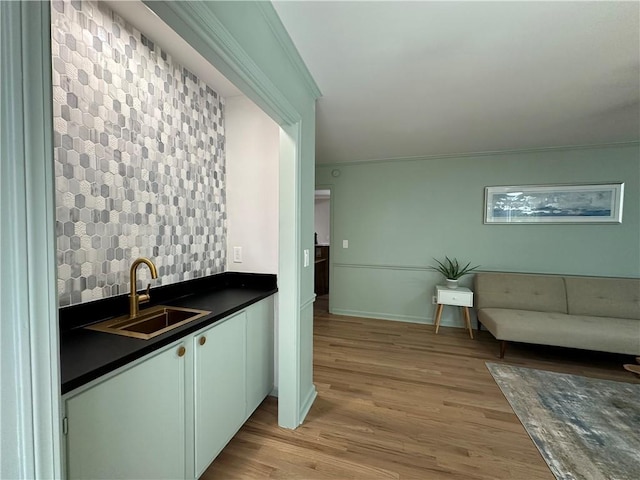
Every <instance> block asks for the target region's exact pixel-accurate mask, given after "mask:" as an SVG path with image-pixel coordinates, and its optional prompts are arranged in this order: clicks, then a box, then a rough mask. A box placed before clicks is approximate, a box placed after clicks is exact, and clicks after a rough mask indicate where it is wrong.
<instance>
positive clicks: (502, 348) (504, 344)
mask: <svg viewBox="0 0 640 480" xmlns="http://www.w3.org/2000/svg"><path fill="white" fill-rule="evenodd" d="M506 351H507V342H506V340H500V358H504V352H506Z"/></svg>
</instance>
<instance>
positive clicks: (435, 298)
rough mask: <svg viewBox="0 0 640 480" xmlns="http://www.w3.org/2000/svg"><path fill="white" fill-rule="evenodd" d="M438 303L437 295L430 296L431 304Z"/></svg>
mask: <svg viewBox="0 0 640 480" xmlns="http://www.w3.org/2000/svg"><path fill="white" fill-rule="evenodd" d="M437 303H438V297H437V296H436V295H434V296H432V297H431V304H432V305H436V304H437Z"/></svg>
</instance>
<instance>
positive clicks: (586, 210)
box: [484, 183, 624, 224]
mask: <svg viewBox="0 0 640 480" xmlns="http://www.w3.org/2000/svg"><path fill="white" fill-rule="evenodd" d="M623 197H624V183H602V184H588V185H517V186H505V187H485V194H484V223H485V224H505V223H621V222H622V202H623Z"/></svg>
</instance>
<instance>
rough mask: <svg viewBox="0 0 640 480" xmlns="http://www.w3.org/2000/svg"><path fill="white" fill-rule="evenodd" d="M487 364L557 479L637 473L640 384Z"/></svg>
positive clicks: (634, 478) (630, 479)
mask: <svg viewBox="0 0 640 480" xmlns="http://www.w3.org/2000/svg"><path fill="white" fill-rule="evenodd" d="M487 368H488V369H489V371H490V372H491V375H493V378H494V379H495V381H496V383H497V384H498V386H499V387H500V389H501V390H502V393H503V394H504V396H505V397H506V398H507V400H508V401H509V403H510V404H511V407H512V408H513V411H514V412H515V413H516V415H517V416H518V418H519V419H520V421H521V422H522V424H523V425H524V427H525V429H526V430H527V433H528V434H529V436H530V437H531V439H532V440H533V442H534V443H535V445H536V447H538V450H540V453H541V454H542V456H543V457H544V459H545V461H546V462H547V464H548V465H549V468H550V469H551V471H552V472H553V474H554V475H555V477H556V478H557V479H559V480H614V479H615V480H638V479H639V478H640V385H638V384H632V383H623V382H613V381H608V380H598V379H594V378H587V377H580V376H577V375H566V374H561V373H553V372H545V371H542V370H534V369H531V368H522V367H514V366H510V365H501V364H496V363H487Z"/></svg>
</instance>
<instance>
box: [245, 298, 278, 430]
mask: <svg viewBox="0 0 640 480" xmlns="http://www.w3.org/2000/svg"><path fill="white" fill-rule="evenodd" d="M273 301H274V300H273V297H269V298H266V299H264V300H262V301H261V302H258V303H254V304H253V305H251V306H250V307H249V308H248V309H247V414H246V418H249V417H250V416H251V414H252V413H253V412H254V410H255V409H256V408H258V406H259V405H260V403H262V401H263V400H264V399H265V398H266V396H267V395H269V393H271V391H272V390H273V369H274V354H273V351H274V339H273V335H274V306H273Z"/></svg>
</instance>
